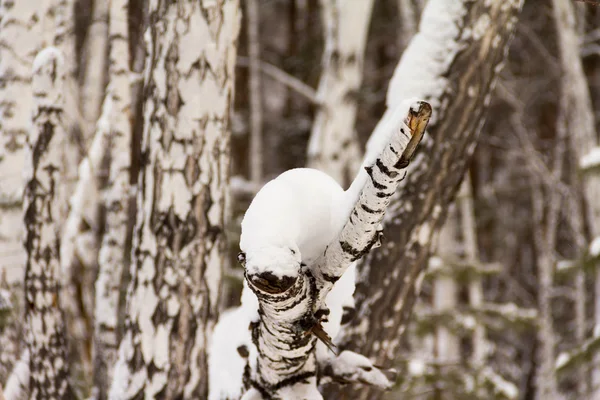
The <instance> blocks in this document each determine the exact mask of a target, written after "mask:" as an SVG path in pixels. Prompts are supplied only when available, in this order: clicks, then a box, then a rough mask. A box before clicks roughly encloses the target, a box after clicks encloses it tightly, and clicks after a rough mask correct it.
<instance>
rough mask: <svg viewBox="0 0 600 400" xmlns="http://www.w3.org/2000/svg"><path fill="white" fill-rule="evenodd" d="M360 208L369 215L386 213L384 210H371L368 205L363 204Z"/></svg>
mask: <svg viewBox="0 0 600 400" xmlns="http://www.w3.org/2000/svg"><path fill="white" fill-rule="evenodd" d="M360 208H362V209H363V210H364V211H365V212H367V213H369V214H379V213H383V211H384V210H377V209H373V208H369V207H368V206H367V205H366V204H361V205H360Z"/></svg>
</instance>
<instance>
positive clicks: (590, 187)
mask: <svg viewBox="0 0 600 400" xmlns="http://www.w3.org/2000/svg"><path fill="white" fill-rule="evenodd" d="M552 6H553V10H554V20H555V26H556V34H557V39H558V49H559V57H560V62H561V66H562V73H563V75H562V78H561V98H560V103H559V106H560V108H559V117H558V124H560V125H562V126H561V127H560V128H561V129H565V130H566V132H567V133H568V138H569V141H570V147H571V151H572V153H573V154H574V156H575V158H576V159H577V160H579V162H581V161H582V159H583V158H584V156H585V155H586V154H587V153H588V152H589V151H590V150H591V149H593V148H594V147H597V146H598V145H599V142H598V136H597V132H596V130H595V120H594V109H593V107H592V102H591V97H590V92H589V89H588V84H587V79H586V76H585V72H584V71H583V66H582V63H581V58H580V36H579V34H578V29H577V26H576V21H575V10H574V5H573V4H572V2H570V1H568V0H553V1H552ZM581 184H582V186H583V196H584V200H585V214H586V216H587V218H586V220H587V223H588V226H589V229H590V233H591V235H592V238H594V237H598V236H600V202H599V201H598V199H599V198H600V174H598V173H594V172H589V173H584V176H583V178H582V182H581ZM581 250H582V251H585V249H581ZM576 279H577V282H579V283H578V286H581V282H580V281H581V277H580V276H577V277H576ZM577 282H576V283H577ZM594 306H595V309H594V320H595V324H596V329H595V332H597V331H598V326H600V274H599V273H596V280H595V305H594ZM579 308H580V307H579ZM579 313H581V310H579ZM592 365H593V368H592V387H593V390H594V397H599V396H600V367H599V366H600V353H599V354H597V355H595V356H594V360H593V363H592Z"/></svg>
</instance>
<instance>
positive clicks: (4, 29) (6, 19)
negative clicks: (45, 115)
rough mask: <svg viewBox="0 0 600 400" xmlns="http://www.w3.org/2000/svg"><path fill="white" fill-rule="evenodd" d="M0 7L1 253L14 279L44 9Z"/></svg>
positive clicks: (19, 262) (18, 270)
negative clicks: (33, 74)
mask: <svg viewBox="0 0 600 400" xmlns="http://www.w3.org/2000/svg"><path fill="white" fill-rule="evenodd" d="M0 7H1V8H0V18H1V20H0V80H1V81H2V86H1V87H0V181H1V182H2V184H1V185H0V254H2V261H1V264H2V266H3V267H4V268H7V269H8V279H9V281H11V282H13V281H15V280H20V279H22V276H23V275H22V266H23V265H24V264H25V251H24V250H23V244H22V233H23V224H22V207H21V197H22V193H23V176H22V174H23V167H24V161H25V156H24V150H25V141H26V137H27V131H28V129H29V124H30V121H31V109H32V91H31V63H32V62H33V59H34V57H35V55H36V53H37V52H38V50H39V47H40V34H41V32H42V30H41V22H40V21H41V20H42V18H43V9H42V8H41V7H37V6H36V5H35V4H33V3H29V2H24V1H18V2H6V1H3V2H2V3H0ZM32 21H37V23H35V22H34V23H32ZM15 38H18V39H19V40H15Z"/></svg>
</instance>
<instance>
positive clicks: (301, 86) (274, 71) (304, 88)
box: [237, 56, 319, 105]
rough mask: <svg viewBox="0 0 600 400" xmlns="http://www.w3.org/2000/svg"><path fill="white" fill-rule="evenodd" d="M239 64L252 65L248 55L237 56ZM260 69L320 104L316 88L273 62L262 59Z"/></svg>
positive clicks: (312, 101) (243, 65)
mask: <svg viewBox="0 0 600 400" xmlns="http://www.w3.org/2000/svg"><path fill="white" fill-rule="evenodd" d="M237 65H238V66H240V67H248V66H249V65H250V61H249V59H248V57H243V56H240V57H238V58H237ZM260 69H261V71H262V72H263V73H264V74H265V75H267V76H268V77H269V78H272V79H274V80H276V81H277V82H279V83H281V84H283V85H285V86H287V87H289V88H290V89H293V90H294V91H296V92H297V93H299V94H301V95H302V96H304V97H305V98H306V99H308V101H310V102H311V103H313V104H316V105H318V104H319V100H318V98H317V92H316V91H315V89H313V88H312V87H310V86H309V85H307V84H306V83H304V82H302V81H301V80H300V79H298V78H296V77H294V76H292V75H290V74H288V73H287V72H285V71H283V70H281V69H280V68H278V67H276V66H275V65H273V64H269V63H268V62H266V61H260Z"/></svg>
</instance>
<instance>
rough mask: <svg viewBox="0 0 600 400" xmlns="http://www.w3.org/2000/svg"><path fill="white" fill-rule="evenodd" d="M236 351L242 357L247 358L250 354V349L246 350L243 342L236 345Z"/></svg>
mask: <svg viewBox="0 0 600 400" xmlns="http://www.w3.org/2000/svg"><path fill="white" fill-rule="evenodd" d="M237 352H238V354H239V355H240V357H242V358H248V356H249V355H250V351H248V346H246V345H245V344H243V345H241V346H238V348H237Z"/></svg>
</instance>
